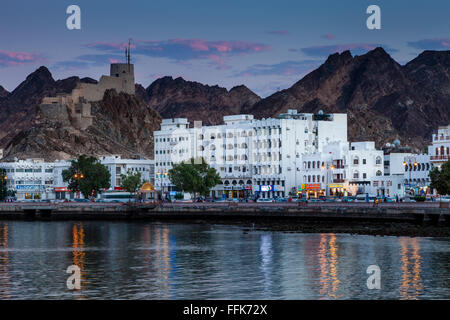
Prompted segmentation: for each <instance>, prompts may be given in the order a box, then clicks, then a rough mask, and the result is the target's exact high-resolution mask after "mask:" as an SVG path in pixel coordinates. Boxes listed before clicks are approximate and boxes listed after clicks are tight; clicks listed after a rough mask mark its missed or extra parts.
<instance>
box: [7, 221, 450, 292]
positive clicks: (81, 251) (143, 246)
mask: <svg viewBox="0 0 450 320" xmlns="http://www.w3.org/2000/svg"><path fill="white" fill-rule="evenodd" d="M72 264H75V265H77V266H79V267H80V269H81V276H82V279H81V287H82V288H81V290H79V291H77V292H74V291H70V290H68V289H67V287H66V280H67V278H68V275H67V274H66V273H65V270H66V269H67V267H68V266H69V265H72ZM371 264H377V265H379V266H380V268H381V270H382V288H381V290H368V289H367V286H366V281H367V277H368V275H367V274H366V269H367V267H368V266H369V265H371ZM447 279H450V242H449V241H448V239H428V238H407V237H403V238H398V237H372V236H357V235H345V234H300V233H282V232H266V231H251V232H245V233H244V232H242V228H240V227H236V226H226V225H208V224H181V223H180V224H177V223H174V224H165V223H148V222H139V223H130V222H114V223H112V222H111V223H109V222H94V221H91V222H89V221H86V222H83V223H81V222H75V223H74V222H19V221H9V222H8V223H2V222H0V298H13V299H29V298H32V299H41V298H45V299H55V298H64V299H92V298H97V299H98V298H102V299H117V298H118V299H423V298H439V299H449V298H450V290H449V288H448V284H447V282H446V281H447Z"/></svg>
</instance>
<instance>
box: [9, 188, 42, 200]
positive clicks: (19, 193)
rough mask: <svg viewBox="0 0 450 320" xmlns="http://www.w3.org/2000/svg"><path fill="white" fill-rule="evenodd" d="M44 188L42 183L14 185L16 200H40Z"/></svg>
mask: <svg viewBox="0 0 450 320" xmlns="http://www.w3.org/2000/svg"><path fill="white" fill-rule="evenodd" d="M44 191H45V189H44V186H42V185H16V198H17V200H40V199H43V198H42V196H43V193H44Z"/></svg>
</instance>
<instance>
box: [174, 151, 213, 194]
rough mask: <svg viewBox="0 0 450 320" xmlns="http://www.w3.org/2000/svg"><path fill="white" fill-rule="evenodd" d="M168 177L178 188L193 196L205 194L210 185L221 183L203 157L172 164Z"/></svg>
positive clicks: (208, 190) (207, 192)
mask: <svg viewBox="0 0 450 320" xmlns="http://www.w3.org/2000/svg"><path fill="white" fill-rule="evenodd" d="M169 179H170V181H171V182H172V184H174V185H175V187H176V188H177V189H178V190H183V191H185V192H189V193H193V194H194V197H195V196H196V194H197V193H198V194H200V195H203V196H207V195H208V194H209V192H210V190H211V188H212V187H214V186H216V185H218V184H219V183H221V180H220V176H219V174H218V173H217V171H216V169H214V168H211V167H210V166H209V165H208V164H207V163H206V161H205V159H203V158H201V159H199V161H195V160H194V159H193V158H192V159H190V160H188V161H187V162H181V163H178V164H174V165H173V168H172V169H170V170H169Z"/></svg>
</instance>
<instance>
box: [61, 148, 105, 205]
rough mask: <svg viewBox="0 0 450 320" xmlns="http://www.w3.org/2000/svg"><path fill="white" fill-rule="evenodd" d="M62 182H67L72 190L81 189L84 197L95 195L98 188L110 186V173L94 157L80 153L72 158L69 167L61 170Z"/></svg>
mask: <svg viewBox="0 0 450 320" xmlns="http://www.w3.org/2000/svg"><path fill="white" fill-rule="evenodd" d="M62 177H63V181H64V182H68V183H69V186H68V189H69V190H71V191H72V192H77V191H81V193H82V194H83V196H84V197H85V198H88V197H89V196H91V195H93V196H96V195H97V193H98V191H99V190H100V189H104V188H109V187H110V186H111V184H110V179H111V174H110V173H109V171H108V169H107V168H106V167H105V166H104V165H102V164H101V163H100V162H99V161H98V160H97V159H96V158H94V157H89V156H86V155H81V156H80V157H78V159H77V160H72V163H71V166H70V168H69V169H66V170H63V172H62Z"/></svg>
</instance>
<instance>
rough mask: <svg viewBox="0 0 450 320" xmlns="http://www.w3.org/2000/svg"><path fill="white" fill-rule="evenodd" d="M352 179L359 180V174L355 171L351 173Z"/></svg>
mask: <svg viewBox="0 0 450 320" xmlns="http://www.w3.org/2000/svg"><path fill="white" fill-rule="evenodd" d="M353 179H359V172H358V171H357V170H355V171H354V172H353Z"/></svg>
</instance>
